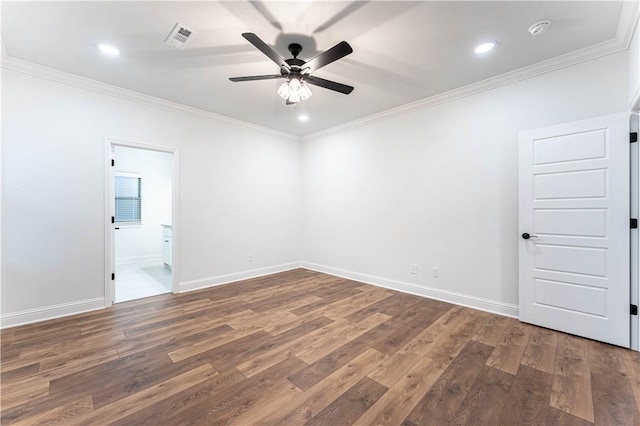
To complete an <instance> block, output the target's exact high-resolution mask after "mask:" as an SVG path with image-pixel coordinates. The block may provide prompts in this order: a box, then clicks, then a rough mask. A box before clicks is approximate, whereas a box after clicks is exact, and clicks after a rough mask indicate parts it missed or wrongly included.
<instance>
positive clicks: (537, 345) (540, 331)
mask: <svg viewBox="0 0 640 426" xmlns="http://www.w3.org/2000/svg"><path fill="white" fill-rule="evenodd" d="M557 346H558V332H556V331H553V330H548V329H546V328H542V327H535V328H533V329H532V330H531V335H530V336H529V341H528V342H527V346H526V348H525V350H524V353H523V354H522V359H521V360H520V363H521V364H522V365H526V366H529V367H532V368H535V369H537V370H540V371H544V372H545V373H549V374H553V368H554V366H555V358H556V348H557Z"/></svg>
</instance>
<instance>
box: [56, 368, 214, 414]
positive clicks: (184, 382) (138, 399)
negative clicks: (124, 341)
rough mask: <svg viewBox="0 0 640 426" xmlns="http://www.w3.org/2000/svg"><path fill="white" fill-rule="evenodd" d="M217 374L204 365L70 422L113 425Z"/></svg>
mask: <svg viewBox="0 0 640 426" xmlns="http://www.w3.org/2000/svg"><path fill="white" fill-rule="evenodd" d="M217 374H218V372H217V371H216V370H215V369H214V368H213V367H212V366H211V364H204V365H202V366H200V367H197V368H194V369H193V370H190V371H188V372H186V373H182V374H180V375H178V376H175V377H172V378H171V379H169V380H167V381H165V382H162V383H159V384H156V385H154V386H151V387H148V388H145V389H144V390H142V391H139V392H136V393H134V394H131V395H129V396H128V397H126V398H122V399H119V400H117V401H115V402H113V403H111V404H109V405H105V406H103V407H101V408H99V409H96V410H93V411H90V412H86V413H83V414H82V415H78V416H75V417H72V418H69V419H68V420H69V422H73V423H75V424H107V423H112V422H115V421H117V420H119V419H121V418H123V417H126V416H128V415H130V414H132V413H134V412H136V411H138V410H140V409H142V408H145V407H148V406H149V405H152V404H154V403H156V402H158V401H161V400H163V399H166V398H169V397H170V396H172V395H175V394H176V393H179V392H181V391H183V390H185V389H188V388H190V387H192V386H195V385H197V384H198V383H201V382H204V381H206V380H208V379H210V378H211V377H213V376H215V375H217Z"/></svg>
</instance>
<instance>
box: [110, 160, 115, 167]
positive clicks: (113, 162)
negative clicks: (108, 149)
mask: <svg viewBox="0 0 640 426" xmlns="http://www.w3.org/2000/svg"><path fill="white" fill-rule="evenodd" d="M115 165H116V160H114V159H113V158H112V159H111V167H113V166H115Z"/></svg>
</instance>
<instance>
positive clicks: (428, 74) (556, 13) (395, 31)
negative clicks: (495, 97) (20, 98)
mask: <svg viewBox="0 0 640 426" xmlns="http://www.w3.org/2000/svg"><path fill="white" fill-rule="evenodd" d="M622 9H623V8H622V2H615V1H603V2H593V1H569V2H560V1H545V2H543V1H511V2H508V1H499V2H478V1H470V2H467V1H455V2H454V1H449V2H446V1H445V2H436V1H422V2H421V1H407V2H405V1H393V2H378V1H357V2H326V1H298V2H244V1H235V2H217V1H206V2H150V1H145V2H141V1H126V2H93V1H90V2H2V38H3V41H4V44H5V47H6V53H7V55H8V56H9V57H13V58H17V59H22V60H26V61H29V62H33V63H36V64H40V65H44V66H47V67H50V68H55V69H58V70H62V71H65V72H68V73H72V74H77V75H79V76H82V77H86V78H90V79H94V80H98V81H101V82H105V83H108V84H112V85H116V86H119V87H123V88H126V89H131V90H134V91H137V92H141V93H144V94H148V95H152V96H156V97H159V98H162V99H166V100H170V101H173V102H177V103H180V104H184V105H187V106H191V107H195V108H199V109H202V110H205V111H208V112H213V113H217V114H222V115H225V116H228V117H232V118H235V119H239V120H243V121H248V122H251V123H254V124H258V125H262V126H266V127H269V128H272V129H275V130H280V131H284V132H287V133H292V134H297V135H302V134H309V133H313V132H316V131H319V130H322V129H326V128H329V127H332V126H336V125H339V124H343V123H346V122H349V121H352V120H356V119H359V118H362V117H366V116H369V115H371V114H375V113H378V112H381V111H385V110H388V109H390V108H394V107H398V106H401V105H404V104H407V103H410V102H413V101H417V100H419V99H423V98H426V97H429V96H433V95H436V94H439V93H443V92H446V91H448V90H451V89H454V88H457V87H460V86H464V85H468V84H471V83H474V82H477V81H480V80H484V79H487V78H490V77H493V76H496V75H498V74H502V73H505V72H508V71H512V70H516V69H519V68H522V67H525V66H528V65H532V64H535V63H538V62H541V61H544V60H547V59H550V58H554V57H557V56H559V55H563V54H567V53H569V52H573V51H576V50H578V49H583V48H586V47H588V46H592V45H595V44H597V43H602V42H605V41H607V40H611V39H613V38H614V37H615V36H616V29H617V27H618V20H619V18H620V15H621V11H622ZM542 19H550V20H551V21H552V25H551V27H550V29H549V31H547V32H546V33H544V34H542V35H540V36H536V37H532V36H531V35H529V33H528V32H527V29H528V27H529V26H530V25H531V24H532V23H534V22H536V21H539V20H542ZM176 22H179V23H181V24H183V25H186V26H188V27H191V28H192V29H193V30H195V32H196V34H195V35H194V36H192V38H191V40H190V41H189V42H188V44H187V47H186V48H185V49H184V50H178V49H175V48H171V47H169V46H166V45H165V44H163V41H164V39H165V38H166V36H167V34H168V33H169V32H170V30H171V29H172V28H173V25H174V24H175V23H176ZM243 32H253V33H256V34H257V35H258V36H260V37H261V38H262V39H263V40H264V41H265V42H266V43H267V44H269V45H271V46H273V47H274V48H275V50H276V51H278V52H279V53H280V54H281V55H282V56H283V57H285V58H289V57H290V55H289V52H288V51H287V45H288V44H289V43H291V42H294V41H295V42H298V43H300V44H302V46H303V51H302V53H301V54H300V58H302V59H309V58H310V57H312V56H315V55H316V54H317V53H319V52H321V51H324V50H326V49H328V48H330V47H332V46H333V45H335V44H336V43H338V42H340V41H342V40H346V41H347V42H349V44H351V46H352V47H353V50H354V53H352V54H351V55H349V56H347V57H345V58H344V59H342V60H340V61H338V62H335V63H333V64H330V65H328V66H326V67H325V68H322V69H320V70H318V71H317V72H316V73H314V75H316V76H318V77H323V78H326V79H330V80H335V81H338V82H341V83H345V84H349V85H352V86H355V90H354V91H353V93H351V94H350V95H343V94H339V93H336V92H331V91H328V90H325V89H322V88H318V87H315V86H312V87H311V89H312V91H313V96H312V97H311V98H310V99H309V100H307V101H304V102H302V103H300V104H299V105H298V106H297V107H296V108H297V111H296V110H294V108H293V107H291V106H285V105H284V101H283V100H282V99H280V98H279V97H278V96H277V94H276V90H277V88H278V86H279V84H281V82H282V81H281V80H265V81H253V82H242V83H232V82H230V81H229V80H228V78H229V77H237V76H246V75H259V74H275V73H277V72H278V67H277V66H276V65H275V64H274V63H273V62H271V61H270V60H269V59H268V58H267V57H266V56H264V55H263V54H262V53H261V52H259V51H258V50H257V49H255V48H254V47H253V46H252V45H251V44H249V43H248V42H247V41H246V40H245V39H244V38H242V37H241V33H243ZM483 40H497V41H498V47H497V48H496V49H495V50H494V51H492V52H490V53H489V54H486V55H485V56H482V57H480V56H477V55H475V54H474V53H473V51H472V50H473V47H474V46H475V45H476V44H478V43H479V42H481V41H483ZM99 41H109V42H112V43H113V44H115V45H117V46H118V47H119V48H121V49H122V52H123V53H122V55H121V56H119V57H115V58H114V57H107V56H105V55H103V54H101V53H100V52H99V51H98V50H97V49H96V48H95V44H96V42H99ZM301 112H304V113H306V114H308V115H309V116H310V119H309V121H307V122H306V123H302V122H300V121H299V120H298V119H297V116H298V114H299V113H301Z"/></svg>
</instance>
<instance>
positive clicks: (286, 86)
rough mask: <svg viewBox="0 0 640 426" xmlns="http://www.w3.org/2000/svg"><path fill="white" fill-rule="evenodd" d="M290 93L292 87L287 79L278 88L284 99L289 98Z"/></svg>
mask: <svg viewBox="0 0 640 426" xmlns="http://www.w3.org/2000/svg"><path fill="white" fill-rule="evenodd" d="M289 93H291V89H290V88H289V82H288V81H285V82H284V83H282V86H280V88H279V89H278V96H280V97H281V98H282V99H288V98H289Z"/></svg>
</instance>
